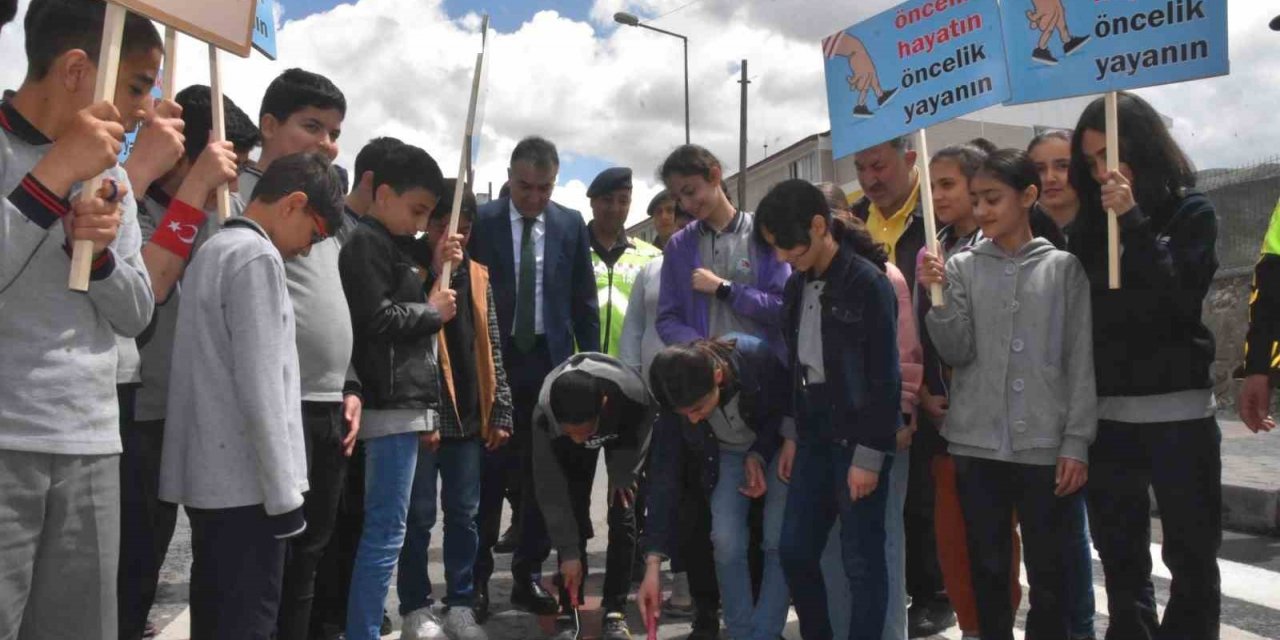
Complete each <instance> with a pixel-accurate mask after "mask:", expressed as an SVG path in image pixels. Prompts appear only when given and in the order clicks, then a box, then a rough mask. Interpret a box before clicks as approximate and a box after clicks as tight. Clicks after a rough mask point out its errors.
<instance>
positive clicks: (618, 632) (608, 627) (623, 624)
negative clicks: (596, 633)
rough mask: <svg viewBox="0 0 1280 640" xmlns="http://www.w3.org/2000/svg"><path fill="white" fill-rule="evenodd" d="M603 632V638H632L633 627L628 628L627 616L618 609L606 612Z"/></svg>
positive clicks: (623, 639) (615, 639) (605, 639)
mask: <svg viewBox="0 0 1280 640" xmlns="http://www.w3.org/2000/svg"><path fill="white" fill-rule="evenodd" d="M601 633H602V635H601V640H631V629H628V628H627V616H625V615H623V614H622V613H619V612H617V611H610V612H609V613H606V614H604V625H603V626H602V628H601Z"/></svg>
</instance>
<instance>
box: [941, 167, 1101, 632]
mask: <svg viewBox="0 0 1280 640" xmlns="http://www.w3.org/2000/svg"><path fill="white" fill-rule="evenodd" d="M1039 182H1040V179H1039V175H1038V174H1037V172H1036V169H1035V166H1034V165H1033V164H1032V163H1031V161H1030V160H1029V159H1028V158H1027V157H1026V154H1024V153H1023V152H1021V151H1015V150H1011V149H1010V150H1003V151H997V152H996V153H994V154H991V155H989V156H988V157H987V158H986V159H985V160H984V161H983V163H982V165H981V167H980V168H979V169H978V171H977V173H976V174H975V175H974V177H973V179H972V181H971V183H970V190H971V192H972V193H973V195H974V198H975V199H976V201H977V210H976V219H977V220H978V224H979V225H981V227H982V233H983V235H984V236H985V239H984V240H983V241H982V242H980V243H979V244H978V245H977V246H976V247H974V248H973V249H972V250H971V251H967V252H964V253H961V254H959V255H956V256H954V257H952V258H951V259H950V260H948V261H947V262H946V263H945V268H944V263H943V261H942V259H941V258H940V257H938V256H934V255H932V254H930V255H927V256H926V257H925V260H924V263H923V265H922V270H921V271H920V272H919V278H920V283H921V284H922V285H924V286H931V285H933V284H945V285H946V305H945V306H943V307H934V308H933V309H931V310H930V311H929V313H928V315H927V317H926V323H927V326H928V331H929V335H930V337H931V338H932V339H933V342H934V345H935V346H936V347H937V350H938V354H939V356H940V357H941V358H942V360H943V361H944V362H946V363H947V364H948V365H950V366H951V367H952V368H953V379H952V385H951V394H950V407H949V409H948V413H947V419H946V425H945V428H944V430H943V436H944V437H945V438H946V439H947V441H948V443H949V446H948V451H949V452H950V454H951V455H952V457H953V458H954V460H955V467H956V481H957V485H958V492H959V495H960V504H961V507H962V509H963V512H964V523H965V529H966V538H967V540H968V547H969V556H970V558H971V560H972V562H971V571H972V575H973V587H974V592H975V597H976V601H977V605H978V626H979V628H980V632H981V637H982V638H983V640H1012V638H1013V623H1014V614H1015V610H1014V609H1013V608H1012V607H1011V606H1010V604H1011V594H1010V582H1011V581H1010V579H1009V576H1010V570H1011V566H1010V565H1011V562H1010V558H1011V557H1012V548H1011V536H1010V531H1009V522H1010V521H1011V520H1012V518H1013V515H1014V512H1015V510H1016V512H1017V515H1018V519H1019V521H1020V523H1021V527H1022V533H1023V543H1024V547H1025V550H1026V565H1027V577H1028V579H1029V582H1030V584H1031V597H1030V602H1031V611H1030V613H1029V614H1028V617H1027V635H1028V636H1034V637H1035V638H1037V639H1041V640H1055V639H1056V640H1066V639H1067V638H1068V637H1069V632H1068V628H1067V627H1068V625H1067V615H1066V611H1065V607H1066V601H1067V593H1068V589H1067V584H1068V583H1067V572H1068V571H1069V570H1070V567H1069V566H1067V565H1069V564H1070V563H1071V561H1072V559H1073V557H1074V556H1073V555H1072V554H1070V553H1069V541H1070V538H1069V537H1068V536H1067V534H1066V529H1067V528H1068V527H1069V525H1070V523H1071V518H1070V508H1069V506H1070V503H1069V502H1068V501H1067V500H1066V499H1065V497H1066V496H1070V495H1071V494H1073V493H1075V492H1076V491H1078V490H1079V489H1080V488H1081V487H1082V486H1084V484H1085V481H1086V479H1087V478H1088V464H1087V463H1088V451H1089V444H1090V443H1091V442H1092V441H1093V436H1094V429H1095V428H1096V419H1095V415H1096V413H1095V409H1096V404H1097V398H1096V395H1095V394H1094V387H1093V381H1094V374H1093V350H1092V342H1091V334H1090V331H1089V319H1090V311H1089V283H1088V279H1087V278H1086V277H1085V274H1084V270H1083V269H1082V268H1081V266H1080V263H1079V261H1078V260H1076V258H1075V257H1074V256H1072V255H1071V254H1069V253H1066V252H1065V251H1060V250H1058V249H1055V248H1054V247H1053V245H1052V244H1051V243H1050V242H1048V241H1047V240H1045V239H1043V238H1035V237H1034V236H1033V235H1032V231H1031V216H1032V209H1033V207H1034V206H1035V203H1036V200H1037V198H1038V197H1039V192H1040V184H1039Z"/></svg>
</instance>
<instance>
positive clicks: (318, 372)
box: [239, 69, 363, 640]
mask: <svg viewBox="0 0 1280 640" xmlns="http://www.w3.org/2000/svg"><path fill="white" fill-rule="evenodd" d="M346 111H347V102H346V98H345V97H344V96H343V94H342V91H341V90H339V89H338V87H337V86H335V85H334V84H333V83H332V82H330V81H329V79H328V78H325V77H324V76H321V75H319V74H316V73H311V72H309V71H304V70H302V69H289V70H287V71H285V72H284V73H282V74H280V76H279V77H277V78H276V79H275V80H273V81H272V82H271V84H270V85H269V86H268V87H267V91H266V93H264V94H263V96H262V106H261V109H260V110H259V113H258V126H259V128H260V129H261V131H262V153H261V154H260V155H259V157H258V163H257V166H256V167H249V168H246V169H245V170H244V171H242V172H241V173H240V184H239V186H240V197H241V198H246V197H248V196H249V194H251V193H253V189H254V186H255V185H257V183H258V181H259V180H260V179H261V176H262V172H263V171H267V170H270V168H271V164H272V163H273V162H275V161H276V160H277V159H279V158H282V157H285V156H288V155H291V154H295V153H316V154H320V155H323V156H325V157H327V158H329V161H330V162H332V161H334V160H335V159H337V157H338V136H339V134H340V133H341V130H342V121H343V118H344V117H345V116H346ZM351 229H352V225H349V224H347V225H344V226H343V228H341V229H338V228H335V229H334V232H333V235H332V237H331V238H329V239H327V240H326V241H324V242H321V243H319V244H317V245H316V246H315V247H313V248H312V250H311V252H310V253H309V254H308V255H306V256H298V257H295V258H291V259H288V260H286V261H285V263H284V268H285V278H286V279H287V281H288V284H289V299H290V300H291V301H292V302H293V309H294V312H295V314H296V318H297V333H296V334H295V335H296V338H297V341H298V345H297V347H298V371H299V374H300V375H301V387H302V394H301V399H300V403H301V406H302V429H303V437H304V438H306V442H307V462H308V469H309V471H308V474H309V475H308V481H309V482H310V484H311V491H310V492H309V493H308V494H307V499H306V513H307V521H308V522H310V523H311V526H310V528H309V529H308V530H307V532H306V533H304V534H303V535H301V536H299V537H298V538H297V539H296V540H294V541H293V542H292V544H291V549H290V552H289V554H288V559H287V560H286V565H285V573H284V596H283V599H282V601H281V605H280V620H279V629H278V634H279V638H280V640H306V638H307V636H308V627H309V623H310V619H311V606H312V602H313V599H314V597H313V596H314V592H315V574H316V567H317V566H318V564H319V562H320V557H321V555H322V554H323V552H324V548H325V546H326V545H327V544H328V542H329V538H330V537H331V535H332V532H333V528H334V523H335V522H336V520H337V514H338V503H339V497H340V496H341V495H342V488H343V486H345V483H346V473H347V458H348V457H349V456H350V455H351V452H352V447H354V446H355V441H356V434H357V432H359V430H360V422H361V421H360V418H361V411H362V409H363V396H362V393H361V387H360V384H359V382H357V381H356V377H355V375H354V373H353V372H352V371H353V370H352V368H351V350H352V344H353V342H352V340H353V336H352V331H351V314H350V312H349V309H348V308H347V299H346V296H345V295H344V294H343V290H342V282H341V278H340V277H339V275H338V253H339V251H341V249H342V245H343V244H344V243H345V242H346V239H347V236H348V235H349V234H350V232H351Z"/></svg>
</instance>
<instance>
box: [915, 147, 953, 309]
mask: <svg viewBox="0 0 1280 640" xmlns="http://www.w3.org/2000/svg"><path fill="white" fill-rule="evenodd" d="M916 155H917V158H916V162H918V163H919V164H918V170H917V173H919V175H920V207H921V210H922V211H923V212H924V239H925V243H926V244H925V246H926V247H928V251H929V253H931V254H933V255H935V256H938V257H942V254H940V253H938V223H937V222H936V220H935V219H934V217H933V184H932V183H931V182H930V179H929V139H928V136H927V135H925V132H924V129H921V130H919V131H917V132H916ZM929 300H930V301H931V302H932V303H933V306H935V307H943V306H946V304H947V302H946V298H944V297H943V295H942V285H940V284H935V285H933V286H931V287H929Z"/></svg>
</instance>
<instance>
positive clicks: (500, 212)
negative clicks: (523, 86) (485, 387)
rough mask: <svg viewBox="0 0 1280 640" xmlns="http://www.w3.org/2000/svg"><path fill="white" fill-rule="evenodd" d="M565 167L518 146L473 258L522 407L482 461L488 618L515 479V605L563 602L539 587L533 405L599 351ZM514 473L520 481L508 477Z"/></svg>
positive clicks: (548, 608) (542, 533)
mask: <svg viewBox="0 0 1280 640" xmlns="http://www.w3.org/2000/svg"><path fill="white" fill-rule="evenodd" d="M559 170H560V157H559V155H558V154H557V153H556V148H555V145H553V144H551V143H550V142H548V141H547V140H544V139H542V138H539V137H530V138H525V139H524V140H521V141H520V143H519V144H517V145H516V148H515V151H513V152H512V154H511V167H510V168H509V169H508V170H507V177H508V181H509V184H510V186H511V194H510V196H508V197H503V198H499V199H497V200H495V201H493V202H490V203H487V204H485V205H484V206H483V207H480V210H479V213H478V215H477V218H476V222H475V226H474V232H473V233H472V234H471V242H470V246H469V250H470V253H471V257H472V258H473V259H474V260H476V261H477V262H479V263H481V264H483V265H485V266H487V267H489V275H490V278H491V280H490V284H491V285H492V287H493V297H494V303H495V306H496V307H497V312H498V327H499V329H500V331H501V333H502V336H503V343H502V354H503V361H504V365H505V368H506V370H507V379H508V381H509V383H510V385H511V395H512V404H513V405H514V409H515V412H514V416H513V417H514V422H515V431H514V433H513V435H512V442H511V446H508V447H505V448H504V449H498V450H496V451H491V452H489V453H488V455H487V456H486V460H485V475H484V481H483V483H482V484H483V487H482V489H481V492H482V493H481V500H480V512H479V514H478V515H477V519H478V521H479V526H480V547H481V548H480V553H479V554H477V558H476V567H475V574H476V600H477V610H478V611H479V613H480V614H481V616H483V615H485V614H486V613H487V612H488V605H489V577H490V576H491V575H492V574H493V552H492V550H493V545H494V543H496V542H497V538H498V529H499V525H500V521H501V511H502V498H503V494H504V490H505V489H507V488H508V487H507V484H508V482H512V483H513V484H514V485H515V487H521V488H522V489H523V490H522V494H523V495H522V496H521V497H520V498H519V499H518V502H519V504H520V505H521V507H520V509H519V518H520V524H519V528H520V532H521V535H520V540H519V544H518V546H517V547H516V550H515V556H514V557H513V558H512V562H511V572H512V575H513V577H514V579H515V585H514V587H513V588H512V590H511V602H512V604H514V605H516V606H519V607H522V608H525V609H528V610H530V611H533V612H535V613H539V614H553V613H555V612H556V599H555V598H554V597H553V596H551V595H550V594H548V593H547V592H546V590H545V589H543V588H542V586H541V585H540V584H539V580H540V577H541V572H542V561H543V560H546V558H547V556H548V555H549V553H550V549H551V541H550V538H548V536H547V530H546V523H545V522H543V519H542V513H541V512H540V511H539V510H538V506H537V502H536V500H535V499H534V497H533V495H532V493H533V472H532V468H531V457H530V453H531V449H530V444H529V442H530V439H529V438H530V433H531V423H532V418H533V409H534V407H535V406H536V405H537V402H538V391H539V389H540V388H541V386H542V381H543V379H544V378H545V377H546V376H547V374H548V373H550V372H551V370H552V369H553V368H555V367H556V366H558V365H559V364H560V363H561V362H564V361H565V360H567V359H568V358H569V356H571V355H573V353H574V351H575V350H576V351H598V350H599V349H600V315H599V310H598V305H597V302H596V286H595V276H594V275H593V272H592V269H591V247H590V244H589V240H588V235H587V226H586V223H585V222H584V221H583V217H582V214H580V213H578V212H577V211H574V210H572V209H566V208H564V207H561V206H560V205H557V204H556V203H554V202H552V201H551V192H552V190H553V189H554V188H555V184H556V174H557V173H558V172H559ZM575 343H576V349H575ZM515 468H518V469H519V474H518V475H515V474H509V473H508V470H510V469H515ZM512 488H514V487H512ZM513 502H516V501H514V500H513Z"/></svg>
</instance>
